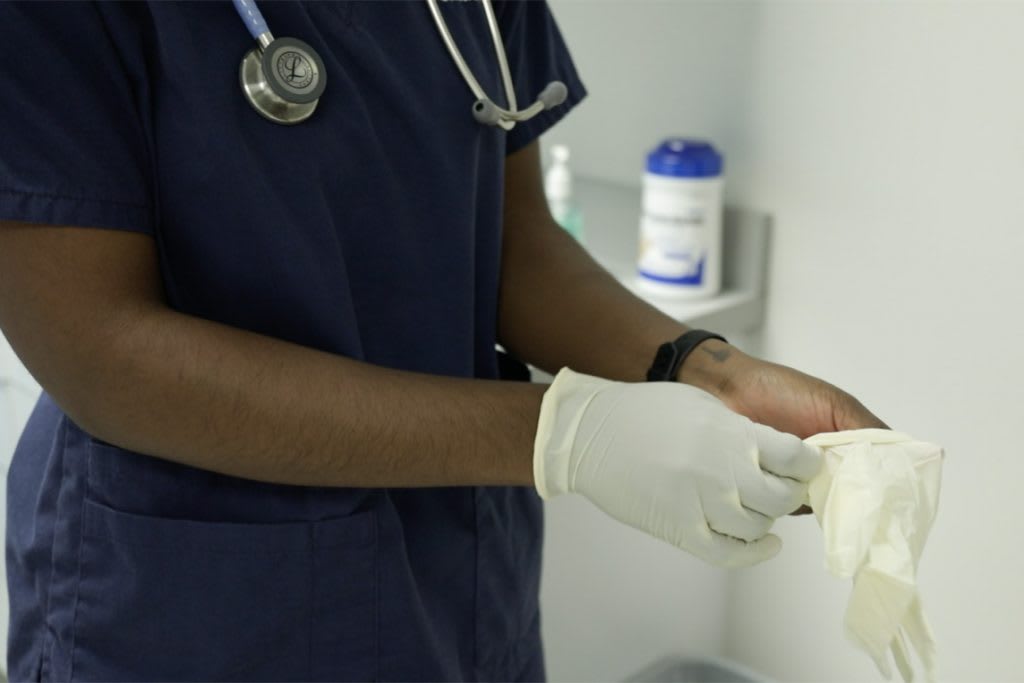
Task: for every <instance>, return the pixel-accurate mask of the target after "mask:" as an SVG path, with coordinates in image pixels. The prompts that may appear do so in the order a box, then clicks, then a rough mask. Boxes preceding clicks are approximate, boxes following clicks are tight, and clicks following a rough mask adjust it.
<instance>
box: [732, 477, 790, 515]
mask: <svg viewBox="0 0 1024 683" xmlns="http://www.w3.org/2000/svg"><path fill="white" fill-rule="evenodd" d="M736 486H737V487H738V488H739V492H740V500H741V501H742V502H743V507H745V508H748V509H750V510H754V511H756V512H760V513H761V514H762V515H767V516H768V517H772V518H777V517H783V516H785V515H788V514H789V513H791V512H793V511H794V510H796V509H797V508H799V507H800V506H801V505H803V504H804V501H806V500H807V484H804V483H802V482H799V481H794V480H792V479H786V478H783V477H777V476H775V475H774V474H771V473H769V472H765V471H763V470H759V469H755V468H749V469H748V468H742V469H738V470H737V471H736Z"/></svg>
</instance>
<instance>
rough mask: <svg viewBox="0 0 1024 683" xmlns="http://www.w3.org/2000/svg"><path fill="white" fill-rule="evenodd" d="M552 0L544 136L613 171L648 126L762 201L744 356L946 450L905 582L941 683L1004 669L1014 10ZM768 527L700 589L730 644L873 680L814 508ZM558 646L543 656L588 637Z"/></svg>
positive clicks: (813, 670)
mask: <svg viewBox="0 0 1024 683" xmlns="http://www.w3.org/2000/svg"><path fill="white" fill-rule="evenodd" d="M553 7H554V9H555V13H556V16H557V17H558V18H559V20H560V22H561V24H562V28H563V31H564V32H565V34H566V36H567V37H568V39H569V41H570V45H571V47H572V50H573V54H574V56H575V58H576V61H577V63H578V65H579V67H580V71H581V73H582V76H583V78H584V80H585V82H586V83H587V84H588V86H589V87H590V90H591V94H592V97H591V100H590V102H589V103H588V104H585V105H584V106H583V107H582V108H581V109H580V110H579V111H578V112H576V113H574V114H573V115H572V116H570V117H569V119H567V121H566V123H564V124H562V125H560V126H559V127H558V128H556V129H555V131H553V132H552V134H551V135H550V136H549V137H550V138H551V141H556V140H557V141H567V142H568V143H569V144H570V145H571V146H572V147H573V154H574V157H573V158H574V162H575V166H576V168H577V170H578V171H580V172H582V173H585V174H590V175H597V176H601V177H604V178H611V179H618V180H621V181H624V182H632V183H634V184H635V183H636V182H637V181H638V180H639V173H640V169H641V163H642V158H643V154H644V152H645V151H646V150H647V149H648V148H649V147H650V146H651V145H652V144H653V142H654V141H656V140H657V139H658V138H660V137H662V136H664V135H668V134H674V133H680V132H681V133H692V134H698V135H706V136H708V137H710V138H712V139H713V140H715V141H716V143H717V144H719V145H720V146H721V147H722V148H723V149H724V150H725V153H726V167H727V178H728V180H727V187H728V190H727V194H728V197H729V200H730V201H731V202H734V203H737V204H740V205H746V206H750V207H753V208H758V209H762V210H766V211H769V212H771V213H772V214H774V216H775V219H776V221H775V244H774V249H773V259H772V263H771V266H770V274H771V276H770V294H769V312H768V317H767V323H766V326H765V329H764V331H763V338H762V339H761V340H760V343H761V346H762V348H763V349H764V351H765V354H766V355H767V356H769V357H770V358H772V359H773V360H778V361H781V362H784V363H788V364H790V365H794V366H797V367H799V368H801V369H803V370H806V371H808V372H811V373H813V374H817V375H819V376H822V377H825V378H827V379H829V380H831V381H833V382H834V383H836V384H838V385H840V386H842V387H844V388H846V389H848V390H850V391H851V392H852V393H854V394H856V395H857V396H859V397H861V398H862V399H863V400H864V401H865V402H866V403H867V404H868V405H869V406H870V407H872V408H873V409H874V410H875V411H876V412H878V414H879V415H880V416H882V417H883V418H884V419H885V420H887V421H888V422H889V423H890V424H891V425H893V426H894V427H896V428H899V429H902V430H905V431H908V432H910V433H912V434H915V435H918V436H919V437H920V438H925V439H930V440H934V441H937V442H939V443H941V444H943V445H944V446H945V447H946V448H947V450H948V460H947V464H946V468H945V483H944V490H943V499H942V501H941V504H940V514H939V519H938V522H937V526H936V528H935V530H934V532H933V536H932V540H931V542H930V543H929V546H928V549H927V552H926V554H925V557H924V559H923V563H922V568H921V577H920V580H921V587H922V592H923V595H924V601H925V606H926V611H927V612H928V614H929V616H930V618H931V621H932V623H933V626H934V627H935V631H936V635H937V638H938V641H939V656H940V659H941V665H942V667H941V668H942V674H943V675H942V678H943V679H944V680H975V681H976V680H1024V668H1022V667H1021V666H1020V665H1019V663H1018V658H1017V652H1016V648H1017V647H1019V645H1018V643H1019V640H1020V637H1021V635H1022V634H1024V617H1021V616H1020V615H1022V614H1024V591H1022V590H1021V589H1020V587H1019V586H1020V576H1021V574H1022V570H1024V546H1022V545H1021V544H1020V543H1019V542H1018V540H1019V538H1020V537H1021V532H1020V531H1019V530H1018V529H1017V528H1016V524H1015V520H1016V514H1015V513H1016V509H1017V507H1018V506H1017V505H1016V504H1015V503H1016V498H1017V490H1018V488H1019V485H1018V482H1020V481H1024V458H1022V457H1021V455H1022V450H1024V448H1022V447H1021V445H1020V443H1019V441H1018V440H1017V439H1016V438H1015V437H1016V436H1017V431H1018V430H1017V425H1018V424H1019V423H1020V421H1021V419H1022V416H1024V398H1022V396H1024V394H1022V391H1021V386H1022V382H1024V353H1022V351H1021V350H1020V349H1021V344H1022V341H1021V340H1022V338H1024V334H1022V333H1024V323H1022V322H1021V321H1022V315H1024V314H1022V311H1024V276H1022V274H1021V272H1020V267H1019V265H1018V264H1019V262H1020V260H1021V255H1022V254H1024V200H1022V199H1021V198H1022V197H1024V69H1022V68H1021V65H1022V64H1024V38H1022V37H1024V3H1021V2H1004V3H986V2H980V1H974V2H959V3H948V2H942V3H940V2H915V3H895V2H889V3H886V2H833V3H818V2H758V3H753V2H746V3H741V2H732V3H682V2H680V3H659V2H632V3H622V4H616V5H609V4H605V3H594V2H587V3H583V2H570V1H568V0H561V1H558V0H556V1H555V2H553ZM695 32H696V33H695ZM638 36H643V38H642V39H639V38H637V37H638ZM627 41H629V42H627ZM713 45H719V46H722V50H719V51H718V52H713V51H711V50H709V49H708V47H709V46H713ZM700 55H704V56H705V59H702V60H698V59H697V57H698V56H700ZM670 57H671V58H672V59H670ZM639 65H643V66H639ZM645 93H647V94H649V97H645ZM598 110H599V111H598ZM553 512H557V511H555V510H553ZM595 523H596V522H595ZM594 528H595V529H596V527H594ZM779 531H780V533H781V535H782V536H783V538H784V540H785V543H786V547H785V548H784V550H783V554H782V555H781V556H780V558H778V559H777V560H775V561H773V562H771V563H769V564H767V565H765V566H763V567H760V568H757V569H754V570H750V571H745V572H739V573H736V574H734V575H732V577H731V579H730V583H729V591H728V593H727V596H726V599H725V601H724V602H722V603H721V604H720V605H718V606H717V607H716V606H715V605H710V604H707V603H705V604H703V605H702V607H703V609H704V610H705V611H706V610H708V609H712V610H713V609H721V610H722V611H723V612H724V613H725V614H726V615H727V616H726V629H727V637H726V652H727V653H728V654H730V655H731V656H733V657H735V658H737V659H739V660H741V661H743V662H744V663H746V664H748V665H751V666H753V667H754V668H757V669H760V670H761V671H763V672H765V673H767V674H769V675H771V676H772V677H774V678H777V679H779V680H806V681H812V680H813V681H865V680H880V676H879V675H878V674H877V673H876V672H875V671H874V669H873V667H872V665H871V664H870V662H869V661H868V660H867V658H866V657H865V656H864V655H862V654H861V653H859V652H858V651H856V650H854V649H853V648H852V646H850V645H849V644H848V643H847V642H846V641H845V640H844V638H843V636H842V633H841V619H842V611H843V608H844V606H845V601H846V597H847V595H848V590H849V587H848V586H847V585H844V584H842V583H841V582H838V581H836V580H833V579H832V578H831V577H829V576H827V574H826V573H825V571H824V569H823V568H822V563H821V552H822V550H821V544H820V540H819V538H820V533H819V532H818V530H817V528H816V526H815V525H814V523H813V521H812V520H811V519H809V518H805V519H798V520H784V521H783V522H782V523H780V525H779ZM563 561H565V562H568V561H569V560H568V559H565V560H563ZM627 578H628V575H627ZM717 580H718V577H717V576H712V577H708V578H707V581H708V582H709V583H707V584H706V585H707V586H714V587H715V588H714V589H713V590H710V591H709V592H708V593H707V595H708V596H710V597H711V598H712V599H718V596H719V595H721V593H720V592H719V591H718V589H717V584H716V583H715V582H716V581H717ZM626 582H627V581H624V582H623V583H626ZM650 588H651V590H652V591H657V590H659V589H660V587H659V586H658V585H651V586H650ZM704 590H705V585H704V584H701V583H698V582H692V583H690V584H688V587H687V589H685V590H684V594H683V595H676V594H673V595H672V596H669V597H668V598H667V600H668V601H671V602H673V604H677V602H678V601H680V600H682V599H684V596H685V595H698V594H701V592H702V591H704ZM548 597H549V603H548V604H545V607H546V608H547V610H548V613H549V614H551V613H552V612H553V611H557V610H558V609H559V605H558V604H557V603H554V602H553V598H552V597H551V596H548ZM604 599H606V600H609V601H612V600H616V599H617V597H616V596H614V595H612V596H609V597H606V598H604ZM680 614H681V615H684V614H685V613H684V611H683V610H682V608H681V607H680ZM629 619H630V620H631V621H634V622H637V623H643V619H644V616H643V614H640V613H631V614H630V615H629ZM683 621H684V622H685V623H684V624H682V625H673V627H674V628H676V629H678V630H679V632H685V630H686V629H688V628H692V627H693V625H694V624H693V620H692V619H689V617H688V616H684V619H683ZM577 628H579V629H588V628H592V626H591V625H590V624H589V623H587V622H585V621H582V620H581V621H580V623H579V624H578V625H577ZM565 631H566V632H568V631H569V629H568V628H566V629H565ZM606 642H607V644H608V646H609V647H612V648H614V644H613V643H612V641H611V640H610V639H609V640H607V641H606ZM710 645H711V644H709V649H708V652H709V653H711V654H714V650H713V648H711V647H710ZM564 647H565V645H564V643H561V642H555V641H552V642H549V650H552V652H551V654H550V656H551V658H552V659H553V660H555V658H556V657H562V656H564V654H565V652H564V650H562V651H553V650H555V649H556V648H564ZM572 654H573V656H574V657H576V658H577V659H576V660H575V661H574V662H566V663H564V664H562V663H560V664H559V666H565V667H566V669H565V670H570V669H571V668H572V667H573V666H577V667H583V666H585V665H586V661H585V658H586V657H587V656H593V653H592V652H586V653H583V652H575V653H572ZM601 656H603V657H605V658H609V659H610V658H613V657H614V655H613V654H611V653H608V652H603V653H602V654H601ZM574 670H579V669H574ZM553 673H556V671H555V670H554V667H553ZM606 678H607V677H606Z"/></svg>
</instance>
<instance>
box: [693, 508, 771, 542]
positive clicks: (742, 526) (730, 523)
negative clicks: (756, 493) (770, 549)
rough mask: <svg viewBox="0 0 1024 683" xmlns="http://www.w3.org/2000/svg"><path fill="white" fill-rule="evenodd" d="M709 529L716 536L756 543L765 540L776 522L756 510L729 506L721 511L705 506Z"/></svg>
mask: <svg viewBox="0 0 1024 683" xmlns="http://www.w3.org/2000/svg"><path fill="white" fill-rule="evenodd" d="M705 513H706V514H707V522H708V527H709V528H710V529H711V531H712V532H713V533H715V534H718V535H720V536H729V537H732V538H734V539H737V540H740V541H748V542H750V541H756V540H758V539H759V538H763V537H764V536H765V534H767V533H768V531H769V530H771V528H772V524H774V523H775V520H774V519H773V518H771V517H767V516H765V515H763V514H761V513H760V512H757V511H756V510H750V509H747V508H744V507H740V506H732V505H729V506H728V507H726V508H722V509H719V510H711V509H709V508H708V507H707V506H705Z"/></svg>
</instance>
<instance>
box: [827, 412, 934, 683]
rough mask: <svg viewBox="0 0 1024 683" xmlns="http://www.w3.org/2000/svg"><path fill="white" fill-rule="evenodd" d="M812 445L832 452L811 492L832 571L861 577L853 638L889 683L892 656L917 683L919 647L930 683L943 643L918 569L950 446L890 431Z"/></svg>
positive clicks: (832, 437)
mask: <svg viewBox="0 0 1024 683" xmlns="http://www.w3.org/2000/svg"><path fill="white" fill-rule="evenodd" d="M807 442H808V443H810V444H812V445H814V446H817V447H819V448H821V449H822V451H823V452H824V467H822V470H821V472H820V473H819V474H818V476H817V477H816V478H815V479H814V481H812V482H811V485H810V489H809V491H808V494H809V501H810V504H811V507H812V508H813V509H814V514H815V515H817V517H818V521H819V522H820V523H821V528H822V531H823V532H824V536H825V566H826V567H827V568H828V570H829V571H830V572H831V573H832V574H833V575H835V576H838V577H840V578H844V579H853V592H852V593H851V594H850V602H849V605H848V606H847V608H846V618H845V625H846V632H847V634H848V635H849V637H850V638H851V639H852V640H853V642H854V643H856V644H857V646H858V647H860V648H861V649H863V650H864V651H865V652H867V653H868V654H870V655H871V657H872V658H873V659H874V660H875V664H877V665H878V670H879V671H881V672H882V674H883V675H884V676H885V677H886V678H890V676H891V675H892V671H891V667H890V666H889V657H888V653H889V652H890V651H891V652H892V654H893V660H894V661H895V662H896V666H897V668H898V669H899V671H900V674H902V676H903V680H905V681H911V680H913V678H914V672H913V668H912V666H911V663H910V654H909V653H910V647H913V649H914V650H915V651H916V652H917V655H918V658H919V659H920V660H921V663H922V664H923V665H924V671H925V676H926V678H927V680H929V681H933V680H935V678H936V654H935V638H934V637H933V636H932V631H931V627H929V625H928V621H927V619H925V616H924V610H923V609H922V607H921V598H920V596H919V595H918V591H917V567H918V563H919V562H920V559H921V553H922V552H923V551H924V545H925V541H927V540H928V533H929V531H930V530H931V527H932V523H933V522H934V520H935V515H936V512H937V511H938V504H939V489H940V487H941V482H942V459H943V451H942V448H941V447H939V446H937V445H935V444H931V443H927V442H924V441H917V440H915V439H912V438H911V437H909V436H907V435H906V434H901V433H899V432H892V431H888V430H885V429H860V430H852V431H845V432H835V433H830V434H818V435H816V436H812V437H811V438H809V439H807ZM908 641H909V642H908Z"/></svg>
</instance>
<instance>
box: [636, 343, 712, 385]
mask: <svg viewBox="0 0 1024 683" xmlns="http://www.w3.org/2000/svg"><path fill="white" fill-rule="evenodd" d="M708 339H719V340H721V341H726V339H725V337H723V336H722V335H720V334H715V333H714V332H708V331H707V330H690V331H689V332H687V333H685V334H683V335H682V336H681V337H679V338H678V339H676V340H675V341H671V342H666V343H664V344H662V345H661V346H659V347H658V352H657V353H656V354H655V355H654V362H653V363H652V364H651V367H650V369H649V370H648V371H647V381H648V382H674V381H675V380H676V375H677V374H679V368H681V367H682V365H683V361H685V360H686V357H687V356H689V355H690V353H691V352H693V350H694V349H695V348H697V346H698V345H700V344H702V343H703V342H706V341H707V340H708ZM727 343H728V342H727Z"/></svg>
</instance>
